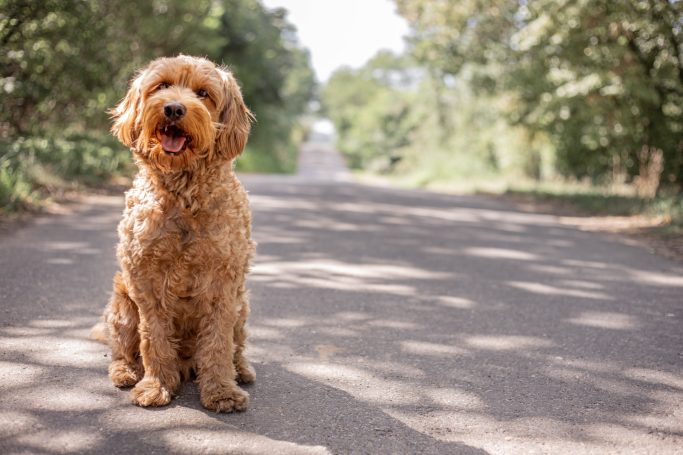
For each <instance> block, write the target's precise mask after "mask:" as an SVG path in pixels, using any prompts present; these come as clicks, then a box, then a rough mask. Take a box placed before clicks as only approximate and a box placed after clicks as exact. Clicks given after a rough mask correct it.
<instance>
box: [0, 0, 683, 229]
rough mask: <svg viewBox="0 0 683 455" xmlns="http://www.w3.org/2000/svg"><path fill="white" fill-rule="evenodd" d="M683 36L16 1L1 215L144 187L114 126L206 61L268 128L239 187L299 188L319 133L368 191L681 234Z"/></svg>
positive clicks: (631, 10) (255, 1) (555, 7)
mask: <svg viewBox="0 0 683 455" xmlns="http://www.w3.org/2000/svg"><path fill="white" fill-rule="evenodd" d="M682 27H683V2H682V1H680V0H630V1H629V0H624V1H613V0H515V1H510V0H488V1H487V0H466V1H464V0H463V1H456V0H395V1H390V0H366V1H358V0H349V1H341V0H325V1H315V0H281V1H278V0H264V1H259V0H198V1H193V2H186V1H181V0H155V1H137V2H132V1H123V0H109V1H104V0H101V1H78V0H71V1H67V0H43V1H26V0H23V1H22V0H0V43H1V51H0V71H1V75H0V90H1V93H2V97H1V98H0V103H1V108H0V206H2V207H3V209H4V211H5V212H7V211H9V210H17V209H24V208H27V207H33V206H38V205H40V203H41V202H40V201H41V200H44V199H45V198H46V197H50V196H53V195H55V194H59V193H60V192H61V191H64V190H65V189H71V188H74V187H79V188H80V187H83V186H86V187H87V186H102V185H104V184H106V183H107V182H111V181H112V179H113V180H114V181H116V179H121V178H125V177H126V176H129V175H130V174H131V173H132V172H133V169H132V166H131V162H130V157H129V152H128V151H127V150H125V149H124V148H123V147H122V146H120V145H119V144H118V143H117V142H116V141H115V140H114V139H113V138H112V137H111V136H110V135H109V133H108V128H109V123H110V122H109V119H108V116H107V113H106V111H107V109H108V108H111V107H112V106H114V105H115V103H116V102H117V101H118V100H119V99H120V98H121V97H122V96H123V95H124V93H125V91H126V87H127V83H128V81H129V80H130V78H131V76H132V74H133V73H134V71H135V70H136V69H138V68H140V67H142V66H143V65H145V64H146V62H148V61H149V60H151V59H153V58H156V57H159V56H163V55H175V54H178V53H187V54H193V55H201V56H207V57H208V58H210V59H212V60H214V61H216V62H219V63H225V64H228V65H229V66H230V67H231V68H232V70H233V71H234V73H235V74H236V76H237V78H238V79H239V81H240V83H241V85H242V88H243V92H244V96H245V99H246V101H247V103H248V105H249V106H250V107H251V109H252V110H253V111H254V113H255V115H256V117H257V120H258V123H257V124H256V125H255V127H254V129H253V134H252V136H251V138H250V141H249V144H248V148H247V151H246V153H244V154H243V155H242V157H240V158H239V159H238V161H237V167H238V170H241V171H246V172H281V173H292V172H295V171H296V162H297V153H298V150H299V146H300V144H301V143H302V141H304V140H305V139H306V138H307V137H308V136H309V135H310V134H311V130H312V128H313V129H314V131H313V134H314V136H315V137H314V138H316V139H317V140H319V139H320V138H321V137H323V136H331V135H332V134H333V132H334V140H335V141H336V146H337V148H338V149H339V150H340V151H341V152H342V153H343V154H344V156H345V157H346V160H347V163H348V165H349V166H350V167H351V168H352V169H354V170H355V171H356V172H357V173H358V174H359V175H360V176H361V178H368V176H370V177H373V178H377V177H379V178H382V179H387V180H388V181H390V182H392V183H396V184H401V185H406V186H412V187H415V186H420V187H431V188H437V189H447V190H452V191H490V192H506V191H507V192H524V193H526V194H533V195H535V196H540V197H560V196H561V197H568V198H571V200H572V201H573V202H576V203H579V204H583V205H584V206H585V207H587V208H588V209H591V208H596V207H597V209H598V210H601V211H608V212H610V213H614V214H632V213H645V212H648V213H656V214H659V215H662V216H663V217H664V219H665V223H667V224H673V225H678V226H680V220H681V218H683V215H682V213H683V206H682V202H681V197H680V195H681V188H682V182H683V113H682V108H683V32H682ZM332 125H333V128H332Z"/></svg>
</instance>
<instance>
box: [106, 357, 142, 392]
mask: <svg viewBox="0 0 683 455" xmlns="http://www.w3.org/2000/svg"><path fill="white" fill-rule="evenodd" d="M141 373H142V371H140V368H138V366H137V365H130V364H129V363H128V362H126V361H125V360H114V361H113V362H112V363H111V364H109V377H110V378H111V382H113V383H114V385H115V386H116V387H131V386H134V385H135V384H137V383H138V381H139V380H140V379H141V378H142V374H141Z"/></svg>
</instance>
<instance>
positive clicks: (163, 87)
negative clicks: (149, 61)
mask: <svg viewBox="0 0 683 455" xmlns="http://www.w3.org/2000/svg"><path fill="white" fill-rule="evenodd" d="M170 86H171V84H169V83H168V82H162V83H161V84H159V85H157V90H163V89H165V88H169V87H170Z"/></svg>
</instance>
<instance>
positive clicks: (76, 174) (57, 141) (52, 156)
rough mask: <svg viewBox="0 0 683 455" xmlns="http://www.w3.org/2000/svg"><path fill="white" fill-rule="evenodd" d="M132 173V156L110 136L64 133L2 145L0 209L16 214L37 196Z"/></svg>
mask: <svg viewBox="0 0 683 455" xmlns="http://www.w3.org/2000/svg"><path fill="white" fill-rule="evenodd" d="M131 169H132V162H131V158H130V154H129V153H128V152H127V151H124V150H122V149H121V147H120V146H119V144H118V142H117V141H116V140H115V139H114V138H113V137H111V136H109V135H103V134H99V133H96V134H82V133H79V134H74V133H71V134H65V135H63V136H62V137H59V138H55V137H50V136H49V137H39V136H31V137H29V138H20V139H17V140H3V141H0V206H2V207H4V208H5V209H9V210H14V209H19V208H26V207H27V206H29V205H31V204H34V203H36V202H37V201H38V200H39V199H40V198H41V196H43V195H49V194H51V193H54V192H56V191H60V190H64V189H69V188H74V187H77V186H79V185H83V184H85V185H93V184H98V183H101V182H102V181H105V180H106V179H108V178H110V177H111V176H115V175H122V174H127V173H129V172H130V171H131Z"/></svg>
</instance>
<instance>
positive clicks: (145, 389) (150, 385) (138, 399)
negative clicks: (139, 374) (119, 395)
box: [130, 378, 172, 407]
mask: <svg viewBox="0 0 683 455" xmlns="http://www.w3.org/2000/svg"><path fill="white" fill-rule="evenodd" d="M130 396H131V400H132V401H133V403H135V404H137V405H138V406H145V407H146V406H164V405H167V404H169V403H170V402H171V398H172V396H171V391H170V390H169V389H168V388H166V387H164V386H163V385H161V383H160V382H159V380H157V379H149V378H144V379H143V380H142V381H140V382H138V384H137V385H136V386H135V387H134V388H133V390H132V391H131V392H130Z"/></svg>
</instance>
